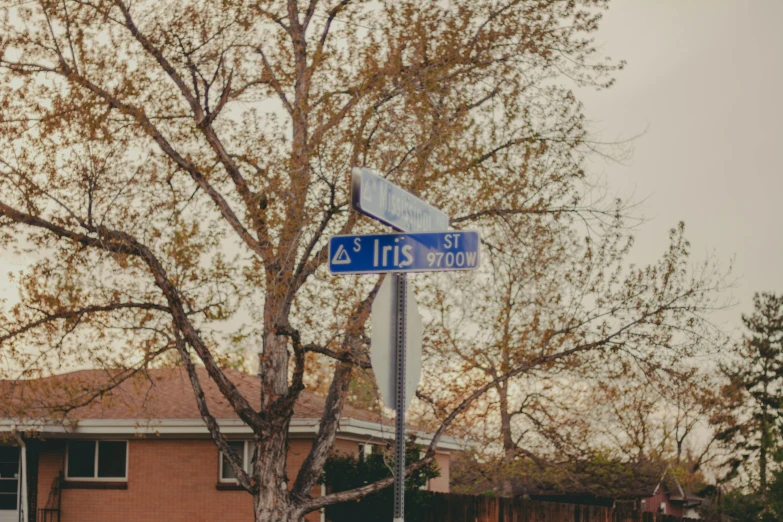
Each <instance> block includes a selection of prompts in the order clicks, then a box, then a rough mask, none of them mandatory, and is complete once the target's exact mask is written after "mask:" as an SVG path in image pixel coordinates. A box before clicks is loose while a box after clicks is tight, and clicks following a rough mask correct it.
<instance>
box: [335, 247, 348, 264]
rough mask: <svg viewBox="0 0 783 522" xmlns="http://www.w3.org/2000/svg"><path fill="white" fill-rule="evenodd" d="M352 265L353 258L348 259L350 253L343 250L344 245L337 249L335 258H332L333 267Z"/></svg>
mask: <svg viewBox="0 0 783 522" xmlns="http://www.w3.org/2000/svg"><path fill="white" fill-rule="evenodd" d="M350 263H351V258H350V257H348V251H347V250H345V248H343V246H342V245H340V246H339V247H337V252H335V253H334V257H332V264H333V265H348V264H350Z"/></svg>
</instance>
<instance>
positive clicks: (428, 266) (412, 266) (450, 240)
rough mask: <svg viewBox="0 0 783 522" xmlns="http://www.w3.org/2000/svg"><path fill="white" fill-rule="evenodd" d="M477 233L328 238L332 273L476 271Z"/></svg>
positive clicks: (460, 232) (477, 254) (477, 261)
mask: <svg viewBox="0 0 783 522" xmlns="http://www.w3.org/2000/svg"><path fill="white" fill-rule="evenodd" d="M478 265H479V234H478V232H473V231H467V232H464V231H459V232H455V231H451V232H428V233H422V234H368V235H361V236H333V237H331V238H330V239H329V271H330V272H332V273H333V274H366V273H381V272H444V271H452V270H475V269H476V268H478Z"/></svg>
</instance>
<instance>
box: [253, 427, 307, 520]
mask: <svg viewBox="0 0 783 522" xmlns="http://www.w3.org/2000/svg"><path fill="white" fill-rule="evenodd" d="M287 432H288V423H287V422H286V423H285V426H284V427H283V428H282V429H277V430H275V432H273V433H272V434H270V436H269V437H268V438H266V439H264V440H261V441H259V442H258V443H257V444H256V445H255V449H254V451H253V478H254V480H255V481H256V482H257V484H258V492H257V493H256V494H255V495H254V496H253V516H254V520H255V522H300V521H301V519H302V517H301V515H300V514H297V512H296V510H294V509H293V507H294V506H293V505H292V503H291V498H290V495H289V494H288V476H287V475H286V460H287Z"/></svg>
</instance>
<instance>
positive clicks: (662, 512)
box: [658, 502, 666, 515]
mask: <svg viewBox="0 0 783 522" xmlns="http://www.w3.org/2000/svg"><path fill="white" fill-rule="evenodd" d="M658 513H660V514H662V515H665V514H666V502H661V506H660V507H659V508H658Z"/></svg>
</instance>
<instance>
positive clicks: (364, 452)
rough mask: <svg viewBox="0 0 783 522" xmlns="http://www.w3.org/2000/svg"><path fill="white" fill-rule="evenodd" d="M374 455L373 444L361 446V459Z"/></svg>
mask: <svg viewBox="0 0 783 522" xmlns="http://www.w3.org/2000/svg"><path fill="white" fill-rule="evenodd" d="M368 455H372V444H359V459H361V460H364V459H366V458H367V456H368Z"/></svg>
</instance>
